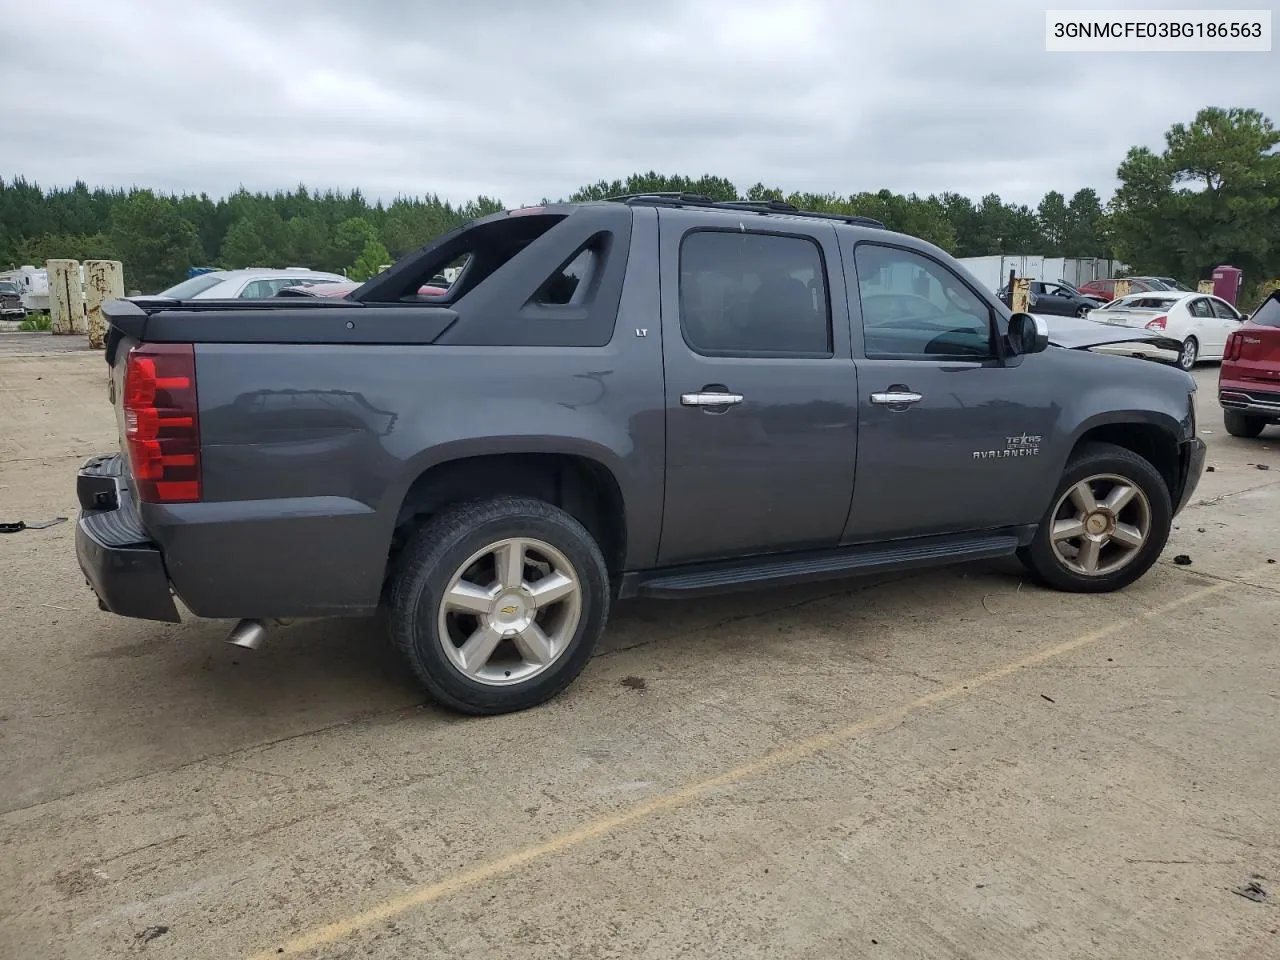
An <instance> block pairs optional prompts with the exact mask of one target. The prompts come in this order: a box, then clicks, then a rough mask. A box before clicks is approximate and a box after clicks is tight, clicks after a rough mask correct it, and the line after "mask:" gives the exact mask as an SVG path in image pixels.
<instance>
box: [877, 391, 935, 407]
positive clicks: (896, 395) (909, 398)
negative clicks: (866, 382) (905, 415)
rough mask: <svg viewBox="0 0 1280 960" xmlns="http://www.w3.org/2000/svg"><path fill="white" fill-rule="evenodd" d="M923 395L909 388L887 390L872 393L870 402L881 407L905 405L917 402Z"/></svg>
mask: <svg viewBox="0 0 1280 960" xmlns="http://www.w3.org/2000/svg"><path fill="white" fill-rule="evenodd" d="M923 399H924V396H923V395H922V394H919V393H913V392H912V391H910V390H889V391H887V392H885V393H873V394H872V395H871V402H872V403H877V404H879V405H880V406H883V407H907V406H910V405H911V404H913V403H919V402H920V401H921V400H923Z"/></svg>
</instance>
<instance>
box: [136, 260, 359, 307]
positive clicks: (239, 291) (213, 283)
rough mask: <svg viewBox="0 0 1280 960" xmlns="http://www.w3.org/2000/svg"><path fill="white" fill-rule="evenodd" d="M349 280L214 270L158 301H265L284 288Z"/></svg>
mask: <svg viewBox="0 0 1280 960" xmlns="http://www.w3.org/2000/svg"><path fill="white" fill-rule="evenodd" d="M346 279H347V278H346V277H344V276H342V275H341V274H339V273H325V272H323V271H320V270H306V269H303V268H301V267H288V268H286V269H284V270H272V269H269V268H266V267H249V268H248V269H245V270H213V271H210V272H209V273H201V274H197V275H196V276H194V277H189V278H187V279H186V280H183V281H182V282H181V283H178V284H174V285H173V286H172V287H170V288H169V289H168V290H162V291H160V292H159V293H157V294H156V296H157V297H168V298H171V299H174V300H266V299H268V298H270V297H274V296H275V295H276V294H277V293H279V292H280V291H281V290H282V289H284V288H285V287H296V286H305V285H308V284H312V283H340V282H344V281H346Z"/></svg>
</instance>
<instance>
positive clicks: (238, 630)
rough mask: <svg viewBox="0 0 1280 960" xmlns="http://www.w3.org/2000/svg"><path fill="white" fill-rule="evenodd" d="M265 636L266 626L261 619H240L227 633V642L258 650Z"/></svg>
mask: <svg viewBox="0 0 1280 960" xmlns="http://www.w3.org/2000/svg"><path fill="white" fill-rule="evenodd" d="M266 638H267V626H266V624H264V623H263V622H262V621H261V620H241V621H240V622H239V623H237V624H236V625H235V626H234V627H232V628H231V632H230V633H229V634H227V643H229V644H231V645H232V646H233V647H243V648H244V649H245V650H259V649H261V647H262V643H263V641H264V640H266Z"/></svg>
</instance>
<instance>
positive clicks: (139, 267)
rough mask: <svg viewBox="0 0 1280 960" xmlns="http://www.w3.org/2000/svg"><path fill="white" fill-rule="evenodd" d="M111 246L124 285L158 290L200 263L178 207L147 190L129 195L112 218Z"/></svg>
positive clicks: (194, 236)
mask: <svg viewBox="0 0 1280 960" xmlns="http://www.w3.org/2000/svg"><path fill="white" fill-rule="evenodd" d="M110 237H111V245H112V247H113V248H114V249H115V250H116V251H117V252H118V253H119V255H120V259H121V260H122V261H123V262H124V264H125V265H126V266H125V270H126V272H125V282H126V283H127V284H128V285H129V286H130V287H131V288H132V287H136V288H138V289H141V290H145V291H155V290H161V289H163V288H164V287H165V286H167V285H168V284H170V283H171V282H173V281H174V280H175V279H176V278H181V277H183V276H185V275H186V272H187V270H188V269H190V268H191V267H192V266H195V265H196V262H197V261H198V260H200V259H203V256H204V250H203V249H202V248H201V246H200V236H199V234H197V233H196V228H195V227H194V226H192V225H191V223H189V222H188V221H186V220H183V219H182V217H181V216H180V215H179V213H178V208H177V206H176V205H175V204H174V203H172V202H171V201H169V200H168V199H165V198H161V197H158V196H156V195H155V194H154V193H152V192H151V191H150V190H138V191H135V192H134V193H131V194H130V195H129V196H128V198H127V199H126V200H124V202H122V203H120V204H118V205H117V206H116V208H115V209H114V210H113V211H112V214H111V232H110Z"/></svg>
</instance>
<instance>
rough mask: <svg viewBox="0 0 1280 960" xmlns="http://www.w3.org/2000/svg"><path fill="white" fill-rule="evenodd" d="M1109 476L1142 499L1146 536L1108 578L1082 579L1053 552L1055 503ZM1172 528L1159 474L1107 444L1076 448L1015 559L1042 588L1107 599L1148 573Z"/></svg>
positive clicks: (1166, 491) (1083, 576)
mask: <svg viewBox="0 0 1280 960" xmlns="http://www.w3.org/2000/svg"><path fill="white" fill-rule="evenodd" d="M1100 475H1114V476H1117V477H1120V478H1122V479H1124V480H1125V481H1127V482H1128V483H1130V484H1132V485H1134V486H1136V487H1137V488H1138V489H1139V490H1140V491H1141V492H1142V494H1143V495H1144V496H1145V497H1146V503H1147V505H1148V508H1149V511H1150V530H1149V532H1148V534H1147V537H1146V540H1145V542H1144V543H1143V544H1142V546H1141V547H1138V548H1137V549H1136V550H1134V551H1133V555H1132V557H1131V558H1130V559H1129V560H1128V561H1127V562H1126V563H1125V565H1124V566H1122V567H1120V568H1119V569H1117V570H1114V571H1113V572H1109V573H1100V574H1096V575H1086V574H1081V573H1079V572H1077V571H1075V570H1073V569H1071V568H1070V567H1069V566H1067V565H1066V563H1065V562H1064V561H1063V560H1062V559H1061V558H1060V557H1059V556H1058V554H1057V552H1055V550H1054V547H1053V543H1052V531H1053V525H1054V522H1055V519H1056V516H1055V514H1056V512H1057V507H1058V504H1059V502H1060V501H1061V500H1062V498H1063V496H1064V495H1065V494H1066V493H1067V491H1069V490H1070V489H1071V488H1072V487H1074V486H1075V485H1076V484H1077V483H1079V482H1080V481H1082V480H1085V479H1088V478H1090V477H1095V476H1100ZM1172 526H1173V502H1172V499H1171V498H1170V495H1169V488H1168V487H1167V486H1166V485H1165V481H1164V478H1163V477H1161V476H1160V473H1159V471H1157V470H1156V468H1155V467H1153V466H1152V465H1151V464H1150V462H1148V461H1147V460H1146V459H1144V458H1143V457H1140V456H1138V455H1137V454H1136V453H1134V452H1133V451H1131V450H1126V449H1125V448H1124V447H1118V446H1115V445H1114V444H1110V443H1091V444H1087V445H1085V446H1083V447H1081V448H1080V450H1079V451H1078V452H1077V453H1076V454H1075V455H1074V456H1073V457H1072V458H1071V460H1070V462H1069V463H1068V464H1067V468H1066V470H1065V471H1063V474H1062V480H1061V481H1060V482H1059V484H1058V486H1057V489H1055V490H1054V493H1053V498H1052V500H1050V502H1049V505H1048V507H1047V509H1046V510H1045V513H1044V516H1043V517H1041V519H1040V525H1039V527H1038V528H1037V530H1036V535H1035V538H1034V539H1033V540H1032V541H1031V543H1030V544H1029V545H1028V546H1026V547H1023V548H1021V549H1020V550H1019V551H1018V559H1019V560H1021V561H1022V563H1023V565H1024V566H1026V568H1027V569H1028V570H1029V571H1030V572H1031V573H1032V575H1033V576H1035V578H1036V579H1037V580H1039V581H1040V582H1041V583H1043V584H1045V585H1046V586H1048V587H1052V588H1053V589H1055V590H1065V591H1068V592H1070V593H1110V592H1111V591H1113V590H1120V589H1122V588H1124V587H1127V586H1128V585H1129V584H1131V583H1133V582H1134V581H1135V580H1137V579H1138V578H1139V577H1141V576H1142V575H1143V574H1145V573H1146V572H1147V571H1148V570H1149V569H1151V566H1152V564H1154V563H1155V562H1156V560H1157V559H1158V558H1159V556H1160V552H1161V551H1162V550H1164V547H1165V544H1166V543H1167V542H1168V539H1169V530H1170V528H1171V527H1172Z"/></svg>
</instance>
